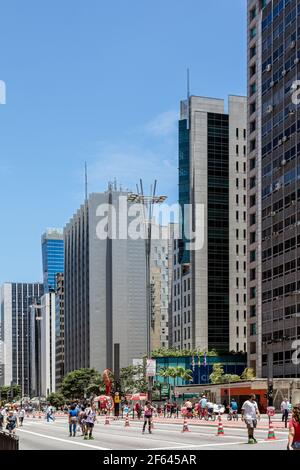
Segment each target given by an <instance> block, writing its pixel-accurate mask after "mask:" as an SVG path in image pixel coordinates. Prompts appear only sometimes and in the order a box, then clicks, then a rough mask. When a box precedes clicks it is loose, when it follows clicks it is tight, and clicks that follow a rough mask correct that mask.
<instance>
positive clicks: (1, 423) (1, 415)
mask: <svg viewBox="0 0 300 470" xmlns="http://www.w3.org/2000/svg"><path fill="white" fill-rule="evenodd" d="M3 410H4V408H0V431H2V430H3V426H4V411H3Z"/></svg>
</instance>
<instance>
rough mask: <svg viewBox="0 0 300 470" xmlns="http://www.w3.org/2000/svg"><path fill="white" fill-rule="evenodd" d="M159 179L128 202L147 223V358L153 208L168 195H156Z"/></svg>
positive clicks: (150, 304) (149, 331)
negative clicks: (148, 192) (139, 212)
mask: <svg viewBox="0 0 300 470" xmlns="http://www.w3.org/2000/svg"><path fill="white" fill-rule="evenodd" d="M156 187H157V181H156V180H155V182H154V186H152V187H151V194H150V195H149V196H146V195H145V194H144V187H143V181H142V180H140V186H139V187H138V186H137V194H129V195H128V202H131V203H136V204H141V205H142V209H143V211H142V214H143V222H144V225H145V254H146V296H147V358H148V359H151V329H152V299H151V274H150V271H151V244H152V243H151V242H152V221H153V209H154V206H155V205H156V204H163V203H164V202H165V200H166V199H167V197H166V196H157V195H156ZM152 389H153V377H148V400H149V401H151V400H152Z"/></svg>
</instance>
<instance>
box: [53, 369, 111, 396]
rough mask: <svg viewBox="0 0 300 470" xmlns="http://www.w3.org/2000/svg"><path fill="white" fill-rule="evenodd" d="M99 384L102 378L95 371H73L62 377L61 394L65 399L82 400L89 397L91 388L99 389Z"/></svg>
mask: <svg viewBox="0 0 300 470" xmlns="http://www.w3.org/2000/svg"><path fill="white" fill-rule="evenodd" d="M101 383H102V377H101V375H100V374H99V372H97V371H96V370H95V369H79V370H74V371H73V372H70V373H69V374H67V375H66V376H65V377H64V379H63V382H62V385H61V393H62V395H63V396H64V397H66V398H67V399H71V400H73V399H82V398H84V396H85V395H86V396H87V397H89V396H91V394H92V393H90V390H91V389H90V387H91V386H93V387H94V385H96V386H98V385H99V387H100V384H101ZM93 387H92V388H93ZM93 390H95V389H93Z"/></svg>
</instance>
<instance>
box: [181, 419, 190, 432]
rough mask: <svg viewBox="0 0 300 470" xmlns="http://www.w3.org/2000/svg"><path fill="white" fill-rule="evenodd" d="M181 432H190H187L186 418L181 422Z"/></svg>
mask: <svg viewBox="0 0 300 470" xmlns="http://www.w3.org/2000/svg"><path fill="white" fill-rule="evenodd" d="M181 432H191V431H190V430H189V426H188V420H187V418H186V416H185V417H184V420H183V428H182V431H181Z"/></svg>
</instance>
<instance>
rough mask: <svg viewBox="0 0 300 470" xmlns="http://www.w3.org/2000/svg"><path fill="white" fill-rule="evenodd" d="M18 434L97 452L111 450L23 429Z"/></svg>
mask: <svg viewBox="0 0 300 470" xmlns="http://www.w3.org/2000/svg"><path fill="white" fill-rule="evenodd" d="M19 432H24V433H26V434H32V435H33V436H38V437H45V438H46V439H51V440H53V441H60V442H67V443H68V444H70V443H71V444H74V445H77V446H82V447H90V448H91V449H98V450H111V449H108V448H106V447H99V446H93V445H91V444H84V443H83V442H77V441H71V440H67V439H61V438H60V437H53V436H49V435H47V434H40V433H37V432H32V431H25V430H24V429H19Z"/></svg>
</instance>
